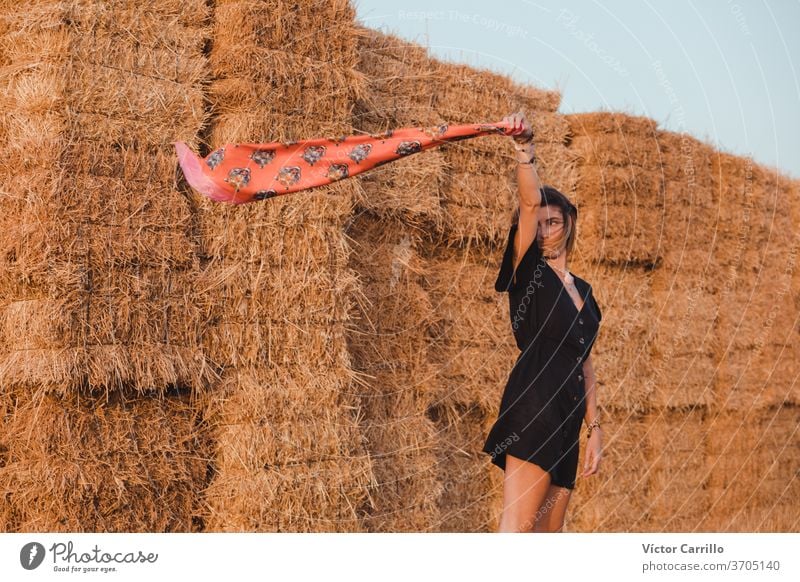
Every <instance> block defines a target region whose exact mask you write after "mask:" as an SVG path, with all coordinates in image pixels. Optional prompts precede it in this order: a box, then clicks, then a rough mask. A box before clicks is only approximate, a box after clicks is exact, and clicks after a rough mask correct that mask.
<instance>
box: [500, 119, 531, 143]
mask: <svg viewBox="0 0 800 582" xmlns="http://www.w3.org/2000/svg"><path fill="white" fill-rule="evenodd" d="M503 121H504V122H507V123H509V124H511V131H510V132H509V134H508V136H509V137H510V138H511V139H513V140H514V141H515V142H516V143H530V142H532V141H533V128H532V127H531V124H530V123H528V120H527V119H525V114H524V113H523V112H522V111H519V112H517V113H512V114H511V115H507V116H505V117H504V118H503Z"/></svg>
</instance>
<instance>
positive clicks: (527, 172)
mask: <svg viewBox="0 0 800 582" xmlns="http://www.w3.org/2000/svg"><path fill="white" fill-rule="evenodd" d="M532 157H533V144H531V146H530V147H529V148H525V149H524V150H523V151H518V152H517V153H516V158H517V162H519V163H518V164H517V189H518V190H519V205H520V206H525V207H529V208H532V207H534V206H539V205H541V203H542V193H541V191H540V190H539V176H538V175H537V174H536V166H535V165H534V164H533V162H530V163H525V162H528V161H529V160H530V159H531V158H532Z"/></svg>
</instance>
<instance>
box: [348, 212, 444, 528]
mask: <svg viewBox="0 0 800 582" xmlns="http://www.w3.org/2000/svg"><path fill="white" fill-rule="evenodd" d="M348 235H349V236H350V237H351V238H352V240H353V243H354V247H353V253H352V255H351V265H352V268H353V269H354V271H355V272H356V273H357V274H358V277H359V279H360V280H361V281H362V290H363V293H364V301H362V302H360V303H359V305H358V315H357V317H355V321H354V323H357V324H358V325H357V327H354V328H353V330H352V331H351V333H350V335H349V338H348V339H349V341H348V344H349V348H350V353H351V355H352V358H353V366H354V368H355V369H356V370H358V373H359V374H360V375H361V376H362V377H363V382H364V388H363V389H362V390H361V405H362V407H363V411H364V422H363V431H364V436H365V440H366V448H367V451H368V454H369V455H370V458H371V459H372V462H373V467H374V474H375V485H374V487H373V488H371V490H370V504H369V506H368V508H367V512H366V514H365V516H364V524H365V527H366V528H367V529H368V530H369V531H399V530H402V531H431V530H432V528H434V527H435V525H434V524H435V521H436V515H437V512H438V510H437V499H438V498H439V496H440V494H441V484H440V483H439V482H438V474H437V466H436V465H437V459H438V457H437V449H438V448H439V446H440V437H439V435H438V434H437V433H436V430H435V427H434V425H433V423H432V422H431V421H430V420H429V419H428V418H427V417H426V411H427V407H428V405H429V403H430V401H431V399H432V398H433V396H432V394H431V387H432V384H433V382H432V381H431V378H432V376H433V375H434V374H435V369H434V368H433V367H432V366H431V365H430V363H429V362H428V361H427V358H426V356H427V349H428V337H427V336H428V330H429V329H430V326H431V321H432V319H433V313H432V311H431V308H432V306H431V303H430V298H429V296H428V294H427V293H426V291H425V290H424V289H423V288H422V286H421V279H422V277H423V276H424V275H425V265H424V263H423V261H422V260H421V258H420V257H419V256H418V251H417V248H418V245H419V243H420V241H419V233H418V232H417V231H415V230H414V229H413V228H411V227H408V226H406V225H405V224H403V223H400V222H397V221H392V220H390V219H382V220H380V221H378V220H376V218H375V217H374V216H372V215H370V214H369V213H364V214H361V215H360V216H359V217H358V218H356V219H355V220H354V221H353V222H352V223H351V225H350V228H349V230H348Z"/></svg>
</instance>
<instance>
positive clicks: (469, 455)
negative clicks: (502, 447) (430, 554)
mask: <svg viewBox="0 0 800 582" xmlns="http://www.w3.org/2000/svg"><path fill="white" fill-rule="evenodd" d="M428 415H429V416H430V417H431V419H433V420H434V422H435V424H436V426H437V453H438V454H437V465H436V470H437V471H438V473H439V480H440V483H441V486H442V495H441V497H440V498H439V516H438V519H437V521H436V522H435V524H434V525H433V527H432V528H431V529H433V530H434V531H441V532H486V531H496V530H497V519H498V518H499V515H500V513H501V510H502V499H503V495H502V474H501V472H500V471H498V470H497V468H496V467H494V466H493V465H491V463H489V457H488V456H487V455H486V454H485V453H483V452H482V450H481V449H482V448H483V443H484V442H485V440H486V435H487V434H488V432H489V429H490V428H491V425H492V423H493V422H494V420H495V418H496V415H495V416H493V415H492V414H489V413H487V411H485V410H482V409H481V408H480V407H479V406H477V405H461V404H458V403H457V402H454V401H451V400H448V401H443V402H441V403H438V404H435V405H433V406H432V407H431V409H430V410H429V411H428Z"/></svg>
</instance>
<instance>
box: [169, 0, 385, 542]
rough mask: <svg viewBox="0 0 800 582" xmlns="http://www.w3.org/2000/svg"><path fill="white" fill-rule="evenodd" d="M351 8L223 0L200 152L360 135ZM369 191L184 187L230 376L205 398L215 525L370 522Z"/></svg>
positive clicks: (287, 527) (315, 526) (215, 347)
mask: <svg viewBox="0 0 800 582" xmlns="http://www.w3.org/2000/svg"><path fill="white" fill-rule="evenodd" d="M353 15H354V13H353V9H352V7H351V6H350V5H349V4H348V3H347V2H343V1H330V2H323V3H321V4H320V3H316V4H314V5H310V4H309V5H306V4H287V3H283V2H258V1H244V2H216V3H215V6H214V10H213V23H214V24H213V31H212V35H211V38H210V41H209V47H208V52H209V60H210V68H211V75H212V78H213V82H212V83H211V84H210V86H209V92H208V101H209V108H210V111H211V114H212V117H213V121H212V123H211V124H210V125H209V127H208V129H207V132H206V133H205V134H204V135H201V136H199V138H198V139H197V140H196V143H194V144H192V145H194V146H196V147H198V149H199V150H200V151H201V152H202V154H203V155H205V154H207V153H208V152H209V151H210V150H216V149H218V148H220V147H222V146H223V145H224V144H226V143H236V142H270V141H288V140H290V139H302V138H312V137H316V136H320V135H322V136H329V137H335V136H340V135H348V134H351V133H353V126H352V125H351V108H352V106H353V103H354V101H355V100H356V99H357V97H358V96H359V95H360V94H361V92H362V91H363V84H364V78H363V76H362V75H361V74H360V73H358V72H357V71H356V68H355V65H356V61H357V58H358V56H357V52H356V47H357V42H358V36H357V32H356V30H355V29H354V27H353ZM317 30H324V31H325V36H324V37H325V40H326V42H324V43H321V42H319V39H320V37H319V35H316V34H313V31H317ZM357 188H358V182H357V181H356V180H347V181H344V182H341V183H338V184H334V185H331V186H329V187H325V188H321V189H317V190H315V191H313V192H310V193H301V194H299V195H293V196H287V197H285V198H278V199H275V200H273V201H271V202H270V203H269V204H252V205H247V206H242V207H235V208H234V207H226V206H222V205H219V204H214V203H212V202H210V201H208V200H206V199H201V198H200V197H199V196H198V195H197V194H196V193H194V192H191V191H190V189H189V188H188V187H187V188H186V190H185V191H186V195H187V196H188V197H190V198H191V199H192V200H193V201H194V203H195V205H196V212H197V224H198V231H199V237H200V239H201V243H200V244H201V260H202V263H203V266H202V276H201V282H200V284H199V289H200V290H201V293H202V304H203V312H204V319H205V321H206V322H207V323H206V325H205V326H204V329H203V335H202V341H203V347H204V349H205V351H206V353H207V354H208V355H209V357H210V358H211V359H212V360H213V361H214V363H215V364H216V365H217V366H218V367H219V369H220V374H221V376H222V379H221V381H220V382H219V383H218V384H217V385H215V387H214V390H213V391H211V392H209V394H208V397H207V398H206V399H205V401H204V403H203V407H204V417H205V419H206V420H207V422H208V424H209V426H211V427H212V431H213V433H212V434H213V437H214V441H215V443H216V445H215V453H214V460H213V463H212V467H211V470H212V479H211V482H210V484H209V487H208V488H207V490H206V491H205V492H204V494H205V497H206V501H207V505H208V508H209V511H208V516H207V520H206V527H207V529H208V530H212V531H359V530H362V529H363V523H362V519H361V516H362V515H363V514H364V513H366V512H367V511H368V505H369V501H370V499H369V497H370V491H369V487H370V485H371V484H372V483H373V480H374V476H373V469H372V462H371V459H370V457H369V454H368V452H367V450H366V449H365V447H364V443H363V438H364V437H363V434H362V431H361V426H360V424H359V422H360V418H359V417H360V411H359V397H358V395H359V392H358V388H357V386H356V384H357V380H358V376H357V374H356V373H355V372H354V369H353V366H352V364H351V356H350V353H349V350H348V346H347V340H346V333H345V329H346V327H347V326H348V325H349V322H350V319H351V309H352V306H353V304H355V303H358V302H359V301H360V299H359V297H360V295H361V289H360V287H359V284H358V281H357V279H356V278H355V276H354V274H353V272H352V271H351V270H350V269H349V268H348V257H349V256H350V252H351V251H350V246H349V242H348V241H347V239H346V236H345V232H344V231H345V226H344V223H345V221H346V220H347V219H348V217H349V216H350V214H351V213H352V208H353V203H354V199H355V193H356V191H357Z"/></svg>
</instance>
